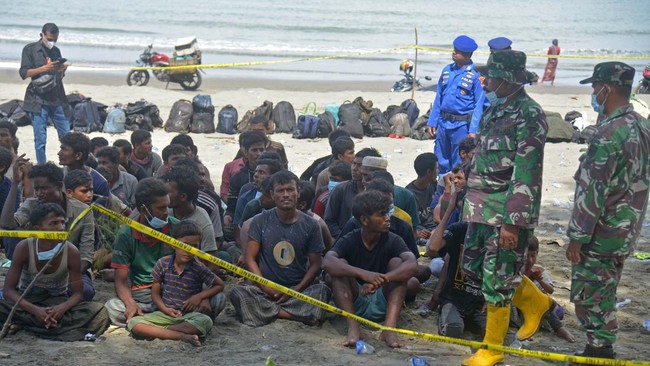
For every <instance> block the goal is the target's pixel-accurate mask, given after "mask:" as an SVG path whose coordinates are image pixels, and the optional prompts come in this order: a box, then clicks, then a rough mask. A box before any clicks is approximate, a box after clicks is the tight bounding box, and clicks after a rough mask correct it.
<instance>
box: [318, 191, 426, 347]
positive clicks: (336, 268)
mask: <svg viewBox="0 0 650 366" xmlns="http://www.w3.org/2000/svg"><path fill="white" fill-rule="evenodd" d="M390 204H391V199H390V197H389V196H387V195H385V194H384V193H382V192H379V191H376V190H370V191H366V192H362V193H359V194H358V195H356V196H355V197H354V203H353V205H352V214H353V215H354V217H355V218H356V219H357V220H359V222H360V223H361V228H360V229H356V230H354V231H352V232H350V233H348V234H346V235H345V236H343V237H341V238H339V239H338V241H337V242H336V243H335V244H334V247H332V250H330V251H329V252H327V254H326V255H325V259H324V260H323V269H324V270H325V272H327V274H329V275H330V276H331V277H332V290H333V292H334V299H335V300H336V304H337V305H338V306H339V307H340V308H341V309H343V310H345V311H347V312H349V313H354V314H356V315H358V316H361V317H363V318H366V319H370V320H373V321H381V320H384V319H385V322H384V324H385V325H386V326H388V327H395V326H396V324H397V318H398V317H399V313H400V310H401V308H402V304H403V303H404V298H405V297H406V283H407V281H408V280H409V279H410V278H411V277H413V276H415V274H416V273H417V271H418V263H417V261H416V259H415V256H414V255H413V253H411V251H410V250H409V248H408V247H407V246H406V244H404V240H402V238H400V237H399V236H397V235H395V234H393V233H391V232H389V231H388V230H389V227H390V215H389V213H388V210H389V206H390ZM346 320H347V323H348V338H347V339H346V340H345V342H343V345H344V346H348V347H354V345H355V343H356V342H357V341H358V340H359V339H360V338H361V329H360V327H359V323H358V322H356V321H355V320H353V319H350V318H346ZM381 339H382V340H383V341H385V342H386V344H387V345H388V346H389V347H392V348H398V347H402V346H403V344H402V343H401V342H400V340H399V339H398V338H397V335H396V334H395V333H393V332H387V331H384V332H382V333H381Z"/></svg>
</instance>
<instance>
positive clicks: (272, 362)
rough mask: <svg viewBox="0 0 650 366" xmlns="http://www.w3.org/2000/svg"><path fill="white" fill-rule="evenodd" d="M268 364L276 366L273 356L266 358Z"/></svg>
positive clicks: (268, 365) (267, 365)
mask: <svg viewBox="0 0 650 366" xmlns="http://www.w3.org/2000/svg"><path fill="white" fill-rule="evenodd" d="M265 365H266V366H275V361H273V359H272V358H271V356H269V357H267V358H266V364H265Z"/></svg>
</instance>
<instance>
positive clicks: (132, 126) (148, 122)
mask: <svg viewBox="0 0 650 366" xmlns="http://www.w3.org/2000/svg"><path fill="white" fill-rule="evenodd" d="M124 113H125V114H126V126H125V127H126V129H127V130H132V131H133V130H147V131H149V132H152V131H153V129H154V127H162V125H163V120H162V118H160V110H159V109H158V107H157V106H156V105H155V104H152V103H149V102H147V101H146V100H144V99H140V100H139V101H137V102H135V103H129V104H127V105H126V109H125V110H124Z"/></svg>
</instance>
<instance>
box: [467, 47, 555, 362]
mask: <svg viewBox="0 0 650 366" xmlns="http://www.w3.org/2000/svg"><path fill="white" fill-rule="evenodd" d="M487 65H488V66H487V67H488V70H487V79H486V86H485V91H486V94H485V97H486V99H487V100H488V101H489V102H490V107H489V108H488V109H486V110H485V112H484V113H483V118H482V119H481V123H480V125H479V128H478V141H477V148H476V149H477V151H476V154H475V155H474V159H473V165H472V169H471V171H470V174H469V177H468V179H467V189H468V190H467V195H466V196H465V204H464V208H463V216H464V220H465V221H467V222H468V223H469V225H468V228H467V235H466V237H465V247H464V250H463V272H464V273H465V275H466V276H467V278H468V279H469V280H470V281H473V282H475V283H480V284H481V289H482V291H483V296H484V298H485V301H486V302H487V323H486V331H485V337H484V339H483V342H485V343H490V344H498V345H501V344H503V341H504V338H505V336H506V333H507V331H508V321H509V318H510V304H513V305H515V306H517V308H519V309H520V310H521V311H522V312H523V314H524V325H523V326H522V327H521V328H520V329H519V331H518V332H517V337H518V338H519V339H520V340H522V339H527V338H530V337H531V336H532V335H533V334H534V333H535V332H536V331H537V328H538V327H539V322H540V320H541V317H542V316H543V315H544V313H545V312H546V311H547V310H548V309H550V306H551V299H550V298H549V297H548V295H544V294H542V293H541V291H539V289H537V287H536V286H535V285H534V284H533V283H532V282H531V281H530V279H528V278H526V277H522V274H521V270H522V268H523V265H524V263H525V262H526V254H527V253H526V251H527V247H528V239H529V238H530V237H531V236H532V235H533V228H534V227H535V226H536V225H537V219H538V217H539V209H540V199H541V193H542V167H543V158H544V156H543V155H544V144H545V142H546V133H547V131H548V127H547V124H546V116H545V115H544V111H543V110H542V108H541V107H540V105H539V104H537V102H535V101H534V100H532V99H531V98H530V97H529V96H528V94H526V92H525V91H524V88H523V87H524V84H526V83H530V81H531V79H532V77H533V75H532V73H530V72H529V71H528V70H526V54H524V53H523V52H519V51H512V50H506V51H495V52H494V53H492V54H491V55H490V58H489V59H488V64H487ZM503 359H504V357H503V353H501V352H496V351H491V350H486V349H480V350H478V351H477V352H476V353H475V354H474V355H473V356H472V357H470V358H468V359H466V360H464V361H463V363H462V364H463V365H494V364H496V363H498V362H502V361H503Z"/></svg>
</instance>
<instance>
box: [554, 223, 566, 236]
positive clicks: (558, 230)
mask: <svg viewBox="0 0 650 366" xmlns="http://www.w3.org/2000/svg"><path fill="white" fill-rule="evenodd" d="M555 233H556V234H564V229H562V226H560V225H558V226H557V227H556V228H555Z"/></svg>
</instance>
